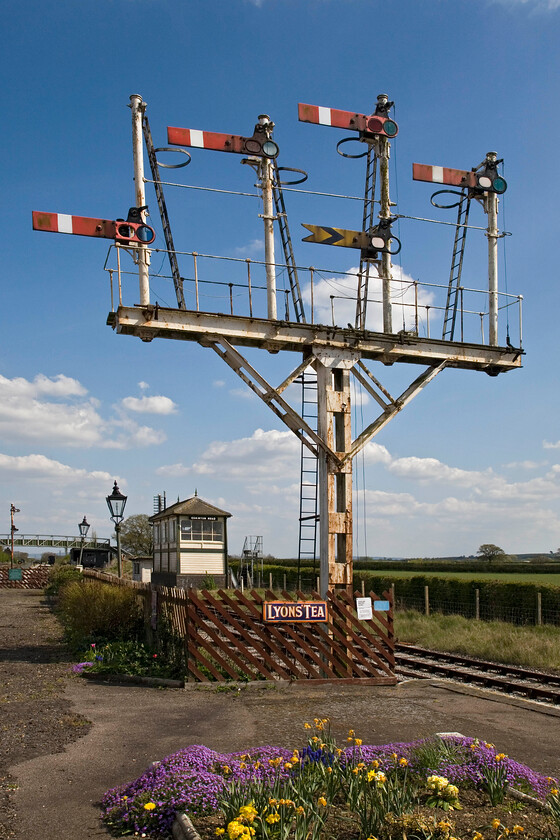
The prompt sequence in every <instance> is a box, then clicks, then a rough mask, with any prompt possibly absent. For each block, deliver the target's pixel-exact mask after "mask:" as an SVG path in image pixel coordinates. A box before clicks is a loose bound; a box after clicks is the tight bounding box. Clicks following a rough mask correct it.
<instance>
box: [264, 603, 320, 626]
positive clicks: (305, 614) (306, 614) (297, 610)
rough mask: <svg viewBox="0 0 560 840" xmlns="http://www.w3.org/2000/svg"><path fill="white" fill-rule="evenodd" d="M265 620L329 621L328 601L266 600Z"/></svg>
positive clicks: (276, 621)
mask: <svg viewBox="0 0 560 840" xmlns="http://www.w3.org/2000/svg"><path fill="white" fill-rule="evenodd" d="M263 621H265V622H266V623H268V624H278V623H280V622H287V623H289V624H292V623H297V622H302V621H313V622H317V621H323V622H326V621H327V602H326V601H265V602H264V604H263Z"/></svg>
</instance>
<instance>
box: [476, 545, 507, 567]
mask: <svg viewBox="0 0 560 840" xmlns="http://www.w3.org/2000/svg"><path fill="white" fill-rule="evenodd" d="M476 553H477V555H478V556H479V557H480V559H481V560H487V561H488V562H489V563H492V562H493V561H494V560H507V559H508V555H507V554H506V553H505V551H504V550H503V548H500V546H499V545H494V543H483V544H482V545H481V546H480V547H479V549H478V551H477V552H476Z"/></svg>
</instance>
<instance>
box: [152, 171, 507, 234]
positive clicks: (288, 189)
mask: <svg viewBox="0 0 560 840" xmlns="http://www.w3.org/2000/svg"><path fill="white" fill-rule="evenodd" d="M144 182H145V183H146V184H155V183H156V182H155V181H152V180H151V179H150V178H144ZM158 183H159V184H162V185H163V186H167V187H179V188H180V189H184V190H202V191H204V192H216V193H222V194H224V195H240V196H245V197H247V198H261V196H260V195H259V194H258V193H250V192H241V191H239V190H220V189H218V188H217V187H200V186H198V185H195V184H177V183H175V182H174V181H158ZM282 190H283V191H284V192H296V193H305V194H306V195H318V196H321V197H322V198H345V199H348V201H361V202H362V203H363V201H364V197H363V196H359V195H343V194H341V193H329V192H318V191H317V190H297V189H295V188H294V187H282ZM375 204H379V201H377V200H376V201H375ZM395 215H396V216H397V219H409V220H412V221H415V222H430V223H431V224H433V225H450V226H451V227H457V225H456V223H455V222H444V221H443V220H442V219H427V218H425V217H424V216H408V215H406V214H405V213H396V214H395ZM460 227H464V228H467V229H468V230H481V231H483V232H484V233H486V228H484V227H478V226H477V225H460ZM399 234H400V228H399ZM502 234H504V235H505V234H508V231H502ZM399 239H400V235H399Z"/></svg>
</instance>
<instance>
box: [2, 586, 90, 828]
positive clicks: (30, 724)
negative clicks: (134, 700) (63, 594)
mask: <svg viewBox="0 0 560 840" xmlns="http://www.w3.org/2000/svg"><path fill="white" fill-rule="evenodd" d="M1 592H2V602H1V606H2V610H1V613H0V711H1V713H2V714H1V718H0V840H7V838H10V837H13V836H14V835H15V821H16V813H15V808H14V803H13V795H12V794H13V791H14V789H16V788H17V779H15V778H14V777H13V776H11V775H10V774H9V773H8V768H9V767H11V766H12V765H14V764H17V763H19V762H22V761H26V760H28V759H31V758H35V757H36V756H39V755H50V754H52V753H57V752H62V751H63V750H64V747H65V746H66V745H67V744H68V743H70V742H71V741H75V740H76V739H77V738H79V737H80V736H81V735H83V734H85V733H86V732H87V731H88V730H89V722H88V721H87V720H86V719H85V718H84V717H82V716H81V715H79V714H76V713H75V712H74V711H73V710H72V708H71V704H70V703H69V702H68V701H66V700H63V699H62V697H61V695H62V692H63V689H64V683H65V681H66V676H67V674H68V670H69V668H70V667H71V663H72V661H73V660H72V658H71V656H70V654H69V651H68V650H67V649H66V647H65V645H64V644H63V641H62V631H61V628H60V625H59V623H58V621H57V620H56V619H55V618H54V616H53V614H52V612H51V611H50V609H49V606H48V604H47V603H46V601H45V599H44V597H43V595H42V593H41V592H39V591H36V590H16V589H10V590H1Z"/></svg>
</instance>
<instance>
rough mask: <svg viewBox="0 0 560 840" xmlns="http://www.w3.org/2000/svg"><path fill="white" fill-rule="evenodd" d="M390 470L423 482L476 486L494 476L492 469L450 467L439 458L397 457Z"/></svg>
mask: <svg viewBox="0 0 560 840" xmlns="http://www.w3.org/2000/svg"><path fill="white" fill-rule="evenodd" d="M389 470H390V471H391V472H392V473H394V474H395V475H398V476H399V477H400V478H409V479H411V480H413V481H421V482H432V481H438V482H447V483H449V484H456V485H459V486H462V487H475V486H477V485H479V484H480V483H481V482H486V481H488V479H489V478H491V476H492V471H491V470H486V471H485V472H479V471H477V470H462V469H458V468H457V467H449V466H448V465H447V464H443V463H442V462H441V461H438V460H437V458H417V457H415V456H410V457H408V458H397V459H395V460H392V461H391V463H390V464H389Z"/></svg>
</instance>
